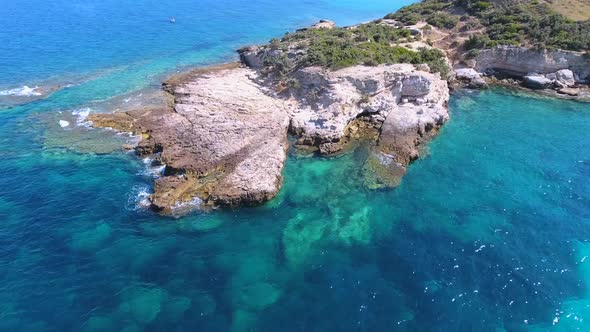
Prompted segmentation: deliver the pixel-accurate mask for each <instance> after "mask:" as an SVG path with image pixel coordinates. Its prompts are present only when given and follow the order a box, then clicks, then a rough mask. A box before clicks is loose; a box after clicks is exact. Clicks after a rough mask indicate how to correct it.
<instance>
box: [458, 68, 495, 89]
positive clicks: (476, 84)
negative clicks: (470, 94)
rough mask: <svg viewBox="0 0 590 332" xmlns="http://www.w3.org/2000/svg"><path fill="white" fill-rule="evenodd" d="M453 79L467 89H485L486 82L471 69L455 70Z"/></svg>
mask: <svg viewBox="0 0 590 332" xmlns="http://www.w3.org/2000/svg"><path fill="white" fill-rule="evenodd" d="M455 78H456V79H457V80H458V81H459V82H461V83H464V84H465V85H466V86H467V87H469V88H474V89H481V88H485V87H487V83H486V81H485V80H484V79H483V78H482V77H481V75H480V74H479V73H478V72H477V71H476V70H475V69H473V68H458V69H455Z"/></svg>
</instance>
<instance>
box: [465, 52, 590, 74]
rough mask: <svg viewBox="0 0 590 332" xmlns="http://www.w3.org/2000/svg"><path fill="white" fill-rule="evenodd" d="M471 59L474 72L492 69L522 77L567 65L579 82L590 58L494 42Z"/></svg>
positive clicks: (551, 70)
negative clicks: (496, 44) (501, 44)
mask: <svg viewBox="0 0 590 332" xmlns="http://www.w3.org/2000/svg"><path fill="white" fill-rule="evenodd" d="M475 61H476V65H475V70H477V71H478V72H486V71H489V70H493V71H501V72H503V73H505V74H509V75H513V76H518V77H523V76H525V75H527V74H528V73H538V74H548V73H555V72H557V71H559V70H562V69H569V70H571V71H572V72H573V74H574V75H575V80H576V81H579V82H581V81H586V80H587V79H588V78H589V76H590V58H588V57H586V56H584V54H583V53H581V52H571V51H562V50H555V51H551V50H536V49H529V48H526V47H519V46H497V47H495V48H491V49H485V50H481V52H480V53H479V55H478V56H477V57H476V58H475Z"/></svg>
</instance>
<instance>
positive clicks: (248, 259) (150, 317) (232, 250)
mask: <svg viewBox="0 0 590 332" xmlns="http://www.w3.org/2000/svg"><path fill="white" fill-rule="evenodd" d="M33 3H34V2H33V1H32V0H29V1H28V2H27V1H25V2H24V3H23V5H22V8H21V7H18V6H17V5H16V4H15V3H11V4H9V5H8V6H5V7H3V9H0V11H6V10H11V12H10V13H11V15H9V16H8V17H10V18H11V19H14V18H15V17H16V16H15V15H17V14H18V15H19V17H20V18H23V17H27V16H26V15H25V14H24V13H30V12H31V8H32V7H30V6H29V7H26V5H27V4H29V5H31V4H33ZM35 4H36V6H41V7H40V8H44V7H42V6H48V7H51V8H54V6H56V5H49V4H46V5H41V4H39V3H36V2H35ZM68 4H70V5H72V6H74V5H77V6H78V5H79V6H82V7H84V6H87V7H90V8H95V9H97V8H98V9H97V10H96V11H95V12H94V16H90V17H94V18H93V19H92V20H91V21H92V22H91V24H90V26H92V27H94V26H95V25H96V24H99V23H100V22H96V21H101V20H106V19H107V18H105V15H106V14H105V12H104V11H105V10H106V9H109V8H111V9H112V8H113V4H112V3H110V4H109V1H106V2H101V4H100V5H98V4H92V2H89V1H86V2H84V1H78V2H72V1H69V2H68ZM141 4H142V5H143V7H142V6H139V5H137V4H135V5H133V8H127V6H131V5H128V4H127V5H121V7H122V8H121V11H123V12H124V13H126V14H125V15H123V14H121V13H119V14H117V15H114V14H113V15H110V16H108V17H109V23H110V25H109V26H110V27H113V30H112V31H114V32H112V33H114V34H115V32H116V33H120V35H117V36H119V37H117V38H114V37H113V36H114V35H113V36H111V37H112V38H105V39H103V42H104V43H106V44H105V45H106V46H108V47H106V46H105V47H98V48H97V49H95V50H93V51H91V50H86V49H84V47H86V46H84V47H82V48H79V47H81V46H73V47H72V49H70V50H69V52H71V53H70V54H74V55H72V56H71V57H69V55H68V56H65V55H64V57H63V58H62V60H60V55H59V54H60V50H61V48H55V52H56V53H55V54H53V56H46V55H38V53H35V52H34V51H33V50H24V48H22V47H18V45H17V46H14V45H13V44H11V45H13V46H11V47H14V48H10V47H9V48H8V49H4V48H2V49H0V59H2V61H0V75H1V77H2V80H0V81H2V82H3V83H4V82H9V83H10V84H6V86H7V87H8V88H13V87H18V86H22V85H25V84H30V85H34V84H31V83H30V82H33V83H34V82H36V81H37V80H39V81H43V82H45V81H47V80H49V81H51V82H53V80H59V78H57V79H56V78H55V77H62V76H63V77H65V76H68V75H69V74H72V73H73V74H75V75H86V74H85V72H86V73H88V72H92V73H93V74H92V75H91V76H85V78H84V80H83V81H82V82H76V84H77V85H75V86H73V87H70V88H66V89H63V90H60V91H58V92H56V93H54V94H52V95H51V96H49V97H47V98H45V99H41V100H38V101H34V102H32V103H28V104H25V105H21V106H15V107H12V108H9V109H4V110H2V111H0V156H1V157H2V163H1V164H0V174H2V176H0V220H1V221H2V223H1V224H0V330H1V331H45V330H46V331H127V332H130V331H141V330H145V331H161V330H175V331H192V330H202V331H249V330H254V331H277V330H278V331H391V330H408V331H441V330H443V331H444V330H446V331H473V330H478V331H503V330H506V331H528V330H531V331H535V330H538V331H545V330H556V331H572V330H576V329H577V330H580V331H588V330H590V282H589V280H590V243H589V242H588V240H589V239H590V151H589V150H588V149H587V147H588V145H589V144H590V135H588V132H589V131H590V105H589V104H581V103H575V102H569V101H563V100H553V99H541V98H536V97H533V96H527V95H517V94H513V93H509V92H508V91H505V90H489V91H485V92H481V93H478V92H468V91H460V92H456V93H455V94H454V95H453V96H452V99H451V104H450V109H451V113H452V118H451V121H450V122H449V123H448V124H447V125H446V126H445V127H444V128H443V130H442V131H441V133H440V135H439V136H438V137H437V138H436V139H435V140H434V141H433V142H432V143H431V144H430V145H429V147H428V153H427V154H426V156H425V157H424V158H423V159H421V160H419V161H417V162H416V163H414V164H413V165H412V166H411V167H410V170H409V172H408V174H407V175H406V177H405V178H404V180H403V182H402V185H401V186H400V187H399V188H397V189H395V190H384V191H368V190H366V189H364V188H363V185H362V182H363V178H362V171H361V168H362V167H361V166H362V162H363V161H364V157H365V150H364V148H362V147H361V148H359V149H357V150H355V151H353V152H351V153H349V154H347V155H344V156H342V157H339V158H333V159H321V158H303V157H298V156H297V155H295V154H293V153H292V154H291V156H290V158H289V160H288V162H287V165H286V169H285V171H284V175H285V184H284V187H283V189H282V191H281V193H280V195H279V196H278V197H277V198H276V199H274V200H273V201H271V202H270V203H268V204H266V205H265V206H262V207H259V208H245V209H239V210H222V211H214V212H210V213H196V214H193V215H190V216H187V217H185V218H182V219H179V220H174V219H168V218H162V217H158V216H157V215H154V214H152V213H151V212H149V211H146V210H144V209H143V208H142V207H141V197H142V193H146V192H149V190H150V183H151V181H152V178H151V177H152V176H153V174H152V173H150V172H149V169H147V168H146V166H145V165H144V163H143V161H141V160H138V159H136V158H135V157H134V156H133V155H130V154H125V153H122V152H120V151H119V150H120V149H119V147H120V145H121V144H122V143H123V142H125V141H126V140H127V139H128V138H127V137H124V136H123V135H114V134H113V133H112V132H108V131H102V130H88V129H86V128H85V127H84V123H83V121H81V118H79V117H78V116H77V115H72V114H71V111H72V110H79V112H77V113H82V114H83V113H84V111H86V107H88V106H90V107H91V108H92V107H96V108H100V107H104V108H108V107H107V106H105V105H110V104H109V103H106V104H105V103H102V104H100V103H99V104H97V103H92V101H95V100H103V99H109V98H111V97H113V96H115V95H116V94H119V93H127V92H132V94H131V95H132V96H135V97H136V96H137V94H138V92H133V91H135V90H137V89H142V88H144V87H146V86H150V85H157V82H158V79H159V77H160V75H163V74H164V73H166V72H168V71H169V70H174V68H177V66H183V65H185V64H191V63H193V62H197V63H199V62H200V61H202V63H211V62H217V61H220V60H222V59H224V58H226V57H232V56H233V55H232V54H231V53H230V50H231V49H232V48H235V47H236V46H237V45H238V44H241V43H242V41H252V40H258V39H267V38H270V37H271V36H272V35H273V34H276V33H278V32H279V31H282V30H284V29H285V27H287V28H291V27H294V26H298V25H301V24H304V23H308V22H310V21H313V20H315V19H316V18H318V17H335V16H336V18H342V20H348V21H345V22H344V24H346V23H353V22H354V21H362V20H365V19H368V18H370V17H374V16H379V12H381V13H383V12H386V11H389V9H387V8H388V7H392V5H391V4H388V3H387V2H386V1H383V2H381V1H378V2H375V5H374V6H375V7H374V8H373V7H372V6H371V7H370V8H368V7H365V6H364V5H362V4H361V2H355V1H346V2H343V1H327V2H320V3H319V4H317V3H315V2H314V3H306V2H303V3H297V2H290V1H287V2H285V3H282V4H280V5H278V4H274V3H270V2H268V3H265V2H263V3H260V4H257V6H259V8H258V12H259V13H262V14H263V15H264V16H262V17H258V16H257V15H256V12H255V11H254V10H253V9H252V8H251V7H249V6H248V4H247V3H245V2H240V1H232V2H231V3H226V2H218V3H211V4H210V5H211V6H210V7H206V8H207V10H208V11H207V13H208V14H209V16H211V15H213V14H215V13H222V14H223V15H226V16H223V15H222V14H219V15H222V17H224V18H226V19H223V20H221V19H218V18H215V15H213V16H214V17H213V18H211V17H209V20H211V21H212V22H217V23H211V24H213V25H212V26H210V27H209V28H207V26H205V25H204V24H205V23H204V22H207V19H206V18H204V14H203V12H202V11H203V9H202V8H204V7H198V6H197V5H194V4H191V3H190V2H187V3H182V4H181V1H175V2H174V4H166V5H165V6H164V3H163V2H162V3H160V2H159V3H155V2H154V3H152V2H147V1H145V2H142V3H141ZM63 5H64V6H65V7H66V8H67V6H66V5H65V4H63ZM193 5H194V7H193ZM102 6H105V7H102ZM174 6H178V7H177V9H176V10H172V11H173V12H174V13H169V12H168V10H167V9H169V8H173V7H174ZM201 6H203V5H202V4H201ZM396 6H397V5H396V4H394V5H393V7H394V8H395V7H396ZM82 7H74V8H82ZM140 7H141V8H144V9H141V10H143V11H145V12H146V13H148V14H149V13H151V14H149V15H148V14H144V15H143V16H142V15H139V14H140V13H139V12H138V11H139V10H140V9H138V8H140ZM197 7H198V8H197ZM26 8H28V9H29V10H26ZM34 8H38V7H34ZM199 8H201V9H199ZM273 8H274V9H273ZM58 9H59V6H58V7H55V10H58ZM181 9H182V10H181ZM361 9H362V10H361ZM392 9H393V8H392ZM70 10H71V12H72V13H76V15H83V13H84V11H82V10H81V9H80V10H78V9H70ZM51 13H52V12H50V11H49V10H44V12H43V13H41V12H39V13H37V12H35V13H34V15H41V16H43V15H44V16H46V17H48V19H51V20H54V19H56V15H61V14H55V13H53V14H51ZM60 13H61V12H60ZM65 13H68V12H67V11H65ZM130 13H135V14H133V15H138V16H140V17H151V21H150V22H153V21H157V22H160V21H163V25H164V26H163V27H162V29H168V28H172V27H169V26H168V25H167V24H169V23H167V17H168V16H170V15H175V16H176V18H177V22H178V23H177V25H176V26H175V27H174V28H178V27H180V26H182V24H184V23H183V22H185V21H186V20H187V19H186V18H183V16H182V15H185V14H186V15H187V17H189V16H190V15H189V14H191V13H192V14H191V15H193V16H199V17H201V19H200V21H199V23H198V24H197V23H194V22H193V21H191V23H186V24H190V29H188V28H187V31H189V30H190V31H192V29H199V28H200V29H201V30H198V31H202V32H201V37H203V38H205V40H207V42H206V43H212V42H213V41H214V40H216V41H218V44H217V45H218V46H215V47H214V50H211V51H207V49H205V50H203V49H202V47H200V46H198V45H199V42H198V40H197V41H195V40H194V38H192V37H187V36H184V35H183V34H181V33H177V34H175V38H180V39H178V43H180V44H184V46H178V50H177V52H178V53H174V52H170V53H166V49H168V48H175V47H177V44H176V43H174V42H172V41H171V42H170V43H165V42H163V41H162V40H159V39H158V38H163V39H165V37H162V35H160V34H159V33H155V32H153V30H150V28H149V27H147V26H148V25H149V24H146V28H145V31H144V32H141V31H131V30H127V29H122V28H121V29H119V30H117V29H114V28H115V27H116V26H117V25H118V24H121V25H124V24H132V23H133V22H120V20H126V19H129V20H131V19H130V18H129V17H130V16H131V15H132V14H130ZM141 13H143V12H141ZM211 13H213V14H211ZM160 14H161V15H160ZM71 15H74V14H71ZM71 15H69V16H68V15H66V18H65V19H64V20H66V19H67V20H71V21H76V20H74V18H73V17H72V16H71ZM232 16H233V17H234V18H233V20H231V23H232V24H228V23H227V22H230V21H228V19H229V18H230V17H232ZM122 17H123V18H122ZM190 17H192V16H190ZM57 18H59V16H58V17H57ZM4 22H5V21H0V26H1V25H3V24H4ZM77 22H78V23H77V24H79V23H80V20H77ZM222 23H223V24H222ZM254 23H256V24H254ZM15 24H21V25H23V26H24V25H27V24H30V23H27V21H26V20H25V19H22V20H21V22H19V23H15ZM143 24H144V23H142V25H143ZM234 24H235V26H236V27H237V28H235V30H233V29H234V28H232V26H234ZM27 26H28V25H27ZM244 27H249V29H244ZM3 28H6V27H5V26H4V27H3ZM48 29H49V31H51V29H50V28H48ZM64 29H65V28H64ZM93 29H94V28H93ZM153 29H156V28H153ZM210 29H211V30H210ZM39 30H40V31H37V32H35V31H29V32H27V33H24V36H25V37H26V38H24V37H23V38H20V39H18V38H17V39H15V38H11V39H10V42H11V43H17V44H18V43H20V44H22V45H29V46H30V45H34V44H35V42H34V41H35V39H34V38H33V36H37V35H36V33H39V34H40V37H38V38H42V37H45V38H54V39H53V40H55V39H56V38H57V37H55V36H54V35H52V34H50V33H46V31H45V30H43V29H39ZM217 30H220V31H225V32H224V33H226V34H228V35H232V34H235V35H236V36H238V37H236V38H235V39H234V41H233V42H228V41H225V40H224V39H223V38H214V37H213V36H210V37H209V38H210V39H206V37H205V36H204V35H206V34H210V33H213V32H212V31H217ZM0 31H2V32H0V33H4V34H5V35H1V37H0V40H7V39H6V38H8V37H7V35H6V31H11V30H6V29H0ZM53 31H55V29H54V30H53ZM67 31H72V35H68V36H69V37H63V39H64V40H63V42H64V43H67V42H68V41H70V42H80V43H82V45H83V43H86V42H88V43H90V42H96V43H98V42H97V41H96V40H95V39H94V38H96V39H101V38H104V37H103V36H101V35H100V33H91V31H94V30H89V31H86V32H83V31H77V30H76V29H67ZM83 33H86V34H87V35H83ZM142 33H145V34H146V36H147V37H146V38H148V37H149V36H151V37H149V38H148V39H150V38H151V39H150V40H149V41H145V44H135V43H136V42H138V41H137V40H133V39H130V38H131V37H132V35H133V34H138V36H143V35H142ZM78 34H82V35H78ZM66 35H67V34H66ZM27 36H28V37H31V38H33V41H31V40H26V39H27V38H28V37H27ZM85 36H86V37H88V38H90V41H89V40H87V39H86V37H85ZM196 36H199V34H198V33H196ZM35 38H37V37H35ZM68 38H71V40H69V39H68ZM119 38H121V39H119ZM166 38H167V37H166ZM182 38H186V39H182ZM125 39H127V41H125ZM137 39H138V40H141V39H142V38H139V37H137ZM40 40H44V39H40ZM142 42H143V41H142ZM27 43H28V44H27ZM125 43H128V44H129V47H128V48H129V50H128V53H125V52H127V51H125V52H123V51H124V50H123V49H126V48H127V47H124V46H125V45H126V44H125ZM138 43H139V42H138ZM156 44H157V45H163V46H162V48H160V46H157V47H156V48H158V49H157V50H153V49H152V48H153V46H154V45H156ZM39 45H40V46H39V47H47V48H46V50H50V49H51V48H52V47H54V46H51V45H49V46H47V45H45V44H43V43H41V44H39ZM117 45H118V46H119V47H121V48H119V49H118V48H117V47H118V46H117ZM187 45H193V46H194V47H195V49H194V50H188V51H187V50H185V49H186V48H190V47H189V46H187ZM111 47H112V48H111ZM117 50H118V51H120V52H123V53H125V54H119V53H120V52H117ZM150 51H151V52H153V53H149V52H150ZM9 52H12V55H14V54H15V53H19V52H21V53H19V54H21V56H20V57H19V59H12V58H11V56H10V55H9ZM23 52H24V53H23ZM26 52H31V53H26ZM101 52H104V53H101ZM109 52H113V53H109ZM146 52H147V53H146ZM114 53H116V55H117V56H113V54H114ZM84 56H88V57H94V56H96V57H97V59H94V58H93V59H92V61H91V59H89V58H84ZM118 56H120V58H118ZM150 56H153V58H151V59H149V57H150ZM72 57H73V58H75V59H78V60H72ZM102 57H105V59H98V58H102ZM8 58H11V59H10V61H12V62H10V63H11V65H10V66H7V65H6V63H7V62H6V61H7V59H8ZM107 58H108V59H107ZM27 59H28V60H29V61H27ZM109 59H110V60H109ZM142 59H143V60H142ZM199 59H202V60H199ZM33 60H34V61H33ZM144 60H145V61H144ZM52 61H54V62H55V63H54V64H53V65H52ZM76 61H79V63H77V62H76ZM101 61H104V62H101ZM26 62H30V63H29V64H28V65H27V64H26ZM119 65H120V66H123V67H122V68H117V66H119ZM13 66H22V68H23V71H24V72H23V73H20V72H18V73H17V71H16V70H15V69H14V68H12V67H13ZM112 66H114V67H112ZM7 67H11V68H12V69H10V70H12V72H11V71H9V70H8V69H7ZM71 68H74V69H75V70H72V72H70V69H71ZM112 68H117V69H112ZM19 75H22V76H19ZM44 80H45V81H44ZM118 98H119V97H118ZM121 98H123V97H121ZM125 98H126V97H125ZM115 104H117V103H115ZM97 105H98V106H97ZM100 105H102V106H100ZM93 109H94V108H92V109H91V110H93ZM59 120H62V121H68V122H69V123H70V125H69V126H67V127H65V128H62V127H60V125H59V122H58V121H59ZM78 122H79V124H78Z"/></svg>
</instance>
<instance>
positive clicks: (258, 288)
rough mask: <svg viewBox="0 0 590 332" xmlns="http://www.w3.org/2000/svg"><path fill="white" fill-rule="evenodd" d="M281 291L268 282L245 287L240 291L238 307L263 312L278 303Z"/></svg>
mask: <svg viewBox="0 0 590 332" xmlns="http://www.w3.org/2000/svg"><path fill="white" fill-rule="evenodd" d="M281 293H282V292H281V290H280V289H279V288H277V287H276V286H274V285H271V284H270V283H266V282H259V283H255V284H252V285H248V286H244V287H242V288H241V289H240V290H239V297H238V301H237V303H236V305H237V306H238V307H244V308H248V309H249V310H262V309H264V308H266V307H268V306H269V305H271V304H273V303H275V302H277V301H278V299H279V298H280V297H281Z"/></svg>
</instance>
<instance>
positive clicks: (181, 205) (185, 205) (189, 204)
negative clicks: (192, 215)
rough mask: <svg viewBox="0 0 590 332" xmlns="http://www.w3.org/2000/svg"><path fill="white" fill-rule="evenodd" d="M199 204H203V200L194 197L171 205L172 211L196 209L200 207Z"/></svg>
mask: <svg viewBox="0 0 590 332" xmlns="http://www.w3.org/2000/svg"><path fill="white" fill-rule="evenodd" d="M201 204H203V200H202V199H200V198H198V197H195V198H193V199H191V200H190V201H186V202H178V203H176V204H175V205H174V206H173V207H172V210H174V211H187V210H196V209H199V208H200V207H201Z"/></svg>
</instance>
